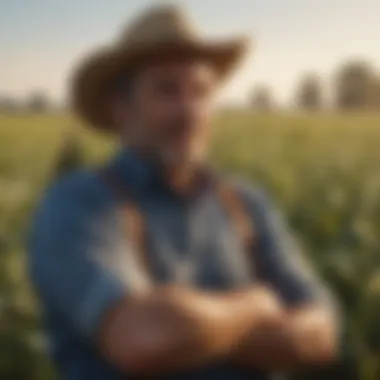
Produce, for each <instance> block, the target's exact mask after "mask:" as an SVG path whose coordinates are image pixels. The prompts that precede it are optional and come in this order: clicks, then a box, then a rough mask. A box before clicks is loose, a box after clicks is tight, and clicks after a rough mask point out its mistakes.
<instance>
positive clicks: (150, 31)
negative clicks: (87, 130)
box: [71, 5, 248, 131]
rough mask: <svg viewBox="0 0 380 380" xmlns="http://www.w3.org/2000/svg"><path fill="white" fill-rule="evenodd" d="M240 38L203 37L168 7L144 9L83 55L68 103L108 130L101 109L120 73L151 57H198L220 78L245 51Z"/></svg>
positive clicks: (107, 120) (178, 11)
mask: <svg viewBox="0 0 380 380" xmlns="http://www.w3.org/2000/svg"><path fill="white" fill-rule="evenodd" d="M247 42H248V41H247V38H246V37H236V38H233V39H230V40H225V41H207V40H205V39H203V38H202V37H201V36H200V33H198V32H197V29H196V28H195V27H194V25H193V24H192V22H191V21H190V20H189V18H188V15H187V14H186V13H185V12H184V11H183V10H181V9H180V8H178V7H176V6H173V5H165V6H164V5H161V6H158V7H155V8H150V9H149V10H147V11H145V13H143V14H142V15H141V16H140V17H138V18H137V19H135V20H134V22H132V23H131V25H130V26H129V27H128V28H127V29H126V30H125V31H124V32H123V33H122V34H121V36H120V38H119V39H118V40H117V41H116V42H115V43H114V44H112V45H110V46H108V47H104V48H100V49H98V50H97V51H96V52H95V53H93V54H91V55H90V56H88V57H87V58H86V59H85V60H84V62H82V63H81V64H80V65H79V67H78V68H77V69H76V70H75V72H74V77H73V82H72V94H71V96H72V106H73V109H74V112H75V113H76V114H77V115H78V116H80V117H81V118H82V119H83V120H84V121H85V122H87V123H88V124H90V125H92V126H93V127H95V128H97V129H100V130H103V131H113V130H115V129H116V126H115V125H113V121H112V118H111V117H110V114H109V112H108V110H107V107H106V103H107V95H108V94H109V91H110V86H112V84H113V83H115V81H117V79H118V78H120V76H121V75H123V74H125V73H128V72H129V71H131V70H133V69H135V68H136V67H137V68H138V67H140V66H141V65H144V64H146V63H149V62H152V61H153V62H154V59H158V60H159V59H162V58H164V57H195V58H196V57H199V58H202V59H205V60H207V61H208V62H209V63H210V64H212V65H213V67H214V69H215V72H216V73H217V75H218V80H219V81H223V80H224V79H225V78H226V77H227V76H228V74H230V73H231V72H232V71H233V69H234V68H235V65H236V64H237V63H238V62H239V61H240V60H241V59H242V57H243V55H244V53H245V52H246V50H247V47H248V43H247Z"/></svg>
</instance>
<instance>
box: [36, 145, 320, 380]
mask: <svg viewBox="0 0 380 380" xmlns="http://www.w3.org/2000/svg"><path fill="white" fill-rule="evenodd" d="M109 165H110V167H111V168H112V169H113V170H115V172H117V173H118V175H119V176H120V178H121V179H122V180H123V181H124V183H125V186H126V187H128V189H129V191H130V194H131V197H132V198H133V199H134V201H135V202H136V203H137V204H139V206H140V207H141V208H142V210H143V211H144V213H145V215H146V223H147V226H148V235H149V255H150V256H149V259H150V261H151V263H152V267H153V271H154V276H155V279H156V281H157V282H158V283H164V282H167V281H184V282H187V283H189V284H191V285H192V286H194V287H198V288H200V289H227V288H228V289H231V288H233V287H241V286H244V285H246V284H248V283H252V282H254V281H257V278H252V277H251V276H250V274H249V272H248V271H247V268H248V267H249V265H248V264H247V262H246V260H247V256H246V255H244V254H243V250H242V246H241V242H240V240H239V238H238V236H236V234H235V230H234V228H233V226H232V224H231V220H230V218H229V217H228V215H227V214H226V213H224V212H223V210H222V207H221V205H220V202H219V198H218V197H217V195H216V194H215V193H214V192H213V191H212V188H205V189H204V191H203V192H202V193H201V194H198V196H197V197H196V199H194V200H193V201H192V202H184V201H183V200H181V199H180V198H178V197H177V196H176V195H175V194H174V193H173V192H171V191H170V190H169V188H168V187H166V186H165V185H164V183H163V182H162V181H159V180H157V179H158V176H157V173H156V171H155V169H154V168H153V166H152V165H150V164H148V163H147V162H145V161H143V160H141V159H140V158H138V157H137V155H135V154H134V153H133V152H131V151H122V152H121V153H120V154H119V155H118V156H117V157H116V158H115V159H114V160H112V161H111V162H110V163H109ZM237 189H238V191H239V192H240V193H241V197H242V200H243V201H244V202H245V204H246V207H247V211H248V212H249V213H250V215H252V218H253V220H254V224H255V226H256V230H257V232H258V236H259V249H258V250H257V252H255V255H256V257H255V258H254V260H255V262H256V263H258V264H259V266H260V277H262V279H264V280H265V281H267V282H269V283H270V284H271V285H272V286H273V287H274V288H275V289H276V291H277V292H278V294H279V295H280V296H281V297H282V298H283V300H284V301H285V302H286V303H287V304H288V305H290V306H296V305H302V304H304V303H309V302H313V301H322V302H325V299H326V297H325V296H326V293H325V291H324V289H323V288H322V286H321V285H320V284H319V283H318V281H317V280H316V279H315V277H314V276H313V275H312V273H311V272H310V270H308V268H307V266H306V265H305V263H303V262H302V259H301V255H300V252H299V249H298V247H297V245H296V244H295V243H294V241H293V239H292V238H291V236H290V235H289V233H288V231H287V229H286V226H285V223H284V222H283V221H282V219H281V217H280V215H279V214H278V213H277V211H276V210H275V209H274V208H273V207H272V206H271V205H270V203H269V200H268V199H267V197H266V196H265V194H264V193H263V192H262V191H260V190H258V189H256V188H252V187H250V186H246V185H240V184H238V185H237ZM121 219H122V218H121V216H120V207H119V204H118V203H117V202H116V201H115V198H114V197H113V194H112V193H111V191H110V189H109V188H108V187H107V186H106V185H105V184H104V183H103V182H102V181H101V180H100V179H99V177H98V175H97V173H96V172H95V171H83V172H79V173H74V174H72V175H70V176H68V177H67V178H64V179H62V180H60V181H59V182H58V183H56V184H54V185H53V186H52V188H50V189H49V190H48V191H47V194H46V196H45V197H44V199H43V201H42V202H41V205H40V207H39V208H38V210H37V213H36V216H35V221H34V225H33V229H32V236H31V241H30V249H29V262H30V271H31V277H32V280H33V283H34V285H35V288H36V290H37V294H38V296H39V298H40V300H41V304H42V308H43V312H44V316H45V320H46V327H47V331H48V334H49V337H50V342H51V344H50V347H51V355H52V357H53V359H54V361H55V363H56V365H57V367H58V370H59V373H60V375H61V378H62V379H65V380H83V379H91V380H97V379H99V380H116V379H121V378H123V379H124V378H128V374H122V373H119V372H118V371H117V370H116V369H115V368H113V367H112V366H111V365H110V364H108V363H107V362H106V361H105V360H104V359H103V358H102V357H101V356H100V354H99V353H98V352H97V350H96V347H95V344H94V336H95V334H96V332H97V330H98V328H99V324H100V323H101V320H102V317H103V316H104V313H105V312H106V311H107V310H108V309H109V308H110V307H112V306H113V305H115V304H116V303H117V302H118V301H120V300H121V299H122V298H124V297H125V296H126V295H127V294H131V293H133V292H134V291H135V290H136V289H137V287H138V286H140V285H141V279H142V276H141V275H139V270H138V268H137V267H136V262H135V261H134V257H135V256H134V252H133V248H132V247H131V245H130V244H129V243H130V242H129V241H128V239H127V236H126V234H125V230H124V228H125V226H124V225H123V223H122V220H121ZM252 254H253V253H252ZM183 263H185V264H186V266H187V268H189V269H188V271H187V274H188V276H187V277H186V278H181V273H182V272H183V270H182V269H181V268H183V266H184V264H183ZM182 274H183V273H182ZM170 378H173V379H174V378H179V379H211V380H232V379H234V380H235V379H236V380H244V379H256V380H261V379H264V378H266V377H265V374H263V373H261V372H259V371H257V372H252V371H251V372H249V373H248V372H245V371H243V370H237V369H233V368H230V367H229V366H228V365H227V364H225V363H220V364H219V365H214V366H212V367H210V368H199V369H195V370H194V371H193V372H191V373H186V374H178V376H176V375H173V376H171V377H170Z"/></svg>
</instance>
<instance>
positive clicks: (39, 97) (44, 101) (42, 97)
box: [26, 92, 50, 113]
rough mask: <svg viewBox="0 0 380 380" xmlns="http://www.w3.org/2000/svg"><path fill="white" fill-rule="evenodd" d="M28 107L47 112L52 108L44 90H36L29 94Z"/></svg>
mask: <svg viewBox="0 0 380 380" xmlns="http://www.w3.org/2000/svg"><path fill="white" fill-rule="evenodd" d="M26 108H27V109H28V110H30V111H33V112H37V113H39V112H46V111H47V110H48V109H49V108H50V101H49V99H48V97H47V95H46V94H44V93H43V92H35V93H33V94H31V95H30V96H29V99H28V100H27V102H26Z"/></svg>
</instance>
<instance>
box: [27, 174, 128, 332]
mask: <svg viewBox="0 0 380 380" xmlns="http://www.w3.org/2000/svg"><path fill="white" fill-rule="evenodd" d="M89 187H90V188H89ZM87 190H90V191H87ZM91 194H92V195H91ZM109 206H110V202H109V200H107V198H106V196H105V194H103V193H102V190H101V189H100V187H99V184H98V183H96V182H95V181H94V180H91V181H90V180H89V179H87V180H84V179H83V178H73V179H70V180H66V182H65V183H63V184H59V185H58V186H56V187H55V188H54V189H53V190H51V191H50V192H49V193H48V195H47V197H46V198H45V199H44V201H43V202H42V204H41V207H40V208H39V210H38V211H37V214H36V217H35V220H34V225H33V228H32V233H31V239H30V247H29V264H30V274H31V278H32V281H33V283H34V285H35V288H36V290H37V295H38V296H39V298H40V300H41V302H42V306H43V308H44V309H47V310H49V311H50V312H53V313H54V314H55V315H57V314H58V315H61V316H63V320H64V321H65V323H67V324H69V325H70V327H71V328H73V329H75V331H77V332H78V334H80V335H81V336H84V337H92V336H93V335H94V334H96V332H97V330H98V328H99V324H100V323H101V320H102V317H103V315H104V314H105V312H106V311H107V310H108V309H109V308H110V307H112V305H114V304H116V303H117V302H119V301H120V300H121V299H122V298H123V297H125V295H126V294H127V293H128V290H129V289H128V286H127V283H128V281H126V279H125V278H122V276H121V275H120V273H118V272H117V271H116V270H114V269H113V267H112V265H107V262H108V259H107V258H109V260H112V258H113V257H115V255H119V253H118V252H121V251H122V247H121V246H120V244H121V242H120V238H118V237H117V236H116V233H117V225H116V224H115V223H117V219H116V218H114V216H112V213H111V212H110V207H109ZM119 256H120V255H119ZM122 264H123V263H121V262H119V263H118V266H120V265H122ZM125 264H126V265H127V263H125ZM127 271H128V268H124V272H123V273H124V275H126V276H127V275H128V274H127Z"/></svg>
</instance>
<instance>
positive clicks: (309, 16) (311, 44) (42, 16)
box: [0, 0, 380, 101]
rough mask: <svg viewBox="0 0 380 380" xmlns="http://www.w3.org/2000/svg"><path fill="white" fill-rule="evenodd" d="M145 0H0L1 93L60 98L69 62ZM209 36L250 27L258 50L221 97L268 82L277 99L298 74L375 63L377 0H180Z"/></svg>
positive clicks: (108, 35) (379, 49) (379, 62)
mask: <svg viewBox="0 0 380 380" xmlns="http://www.w3.org/2000/svg"><path fill="white" fill-rule="evenodd" d="M157 2H159V1H158V0H156V1H149V0H64V1H62V0H0V93H2V92H5V93H9V94H11V95H14V96H23V95H25V94H27V93H28V92H30V91H34V90H44V91H48V92H49V93H50V94H51V96H52V97H53V98H55V99H57V100H58V99H62V98H63V97H64V94H65V83H66V78H67V75H68V73H69V71H70V67H71V66H72V64H73V63H74V62H76V61H77V60H78V58H79V57H80V56H82V55H83V54H84V53H85V52H86V51H88V50H89V49H91V48H92V47H96V46H97V45H100V44H105V43H107V42H108V41H109V40H110V39H112V38H113V37H114V36H115V35H116V32H117V30H118V27H119V26H121V25H122V24H123V23H125V22H127V21H128V20H129V19H130V18H131V17H132V16H133V15H134V14H135V13H136V11H138V10H139V9H142V8H144V7H145V6H146V5H147V4H150V3H157ZM182 3H184V4H185V6H186V7H187V8H188V9H189V10H190V11H191V13H192V15H193V17H194V18H195V19H196V21H198V22H199V25H200V27H201V28H202V29H203V30H204V31H205V33H206V34H208V35H210V36H223V35H226V36H229V35H230V34H234V33H241V32H243V33H248V34H249V35H251V36H252V37H253V38H255V40H256V50H255V51H254V52H253V53H252V54H251V56H250V57H249V58H248V59H247V61H246V62H245V64H244V65H243V67H242V69H241V71H240V72H239V73H238V74H237V75H236V76H235V77H234V78H233V79H232V80H231V82H230V83H229V84H228V85H227V86H226V88H225V90H224V92H223V98H224V99H228V100H233V101H241V100H244V99H245V98H246V96H247V94H248V93H249V92H248V91H249V88H250V87H252V85H254V84H269V85H271V86H272V87H273V89H274V90H275V93H276V95H278V98H279V99H280V100H285V99H287V97H289V95H291V93H292V91H293V90H294V85H295V82H296V79H297V78H298V76H299V75H300V74H302V73H307V72H310V71H312V72H313V71H316V72H318V73H320V74H322V75H324V77H325V78H327V80H328V79H329V78H330V77H331V74H332V73H333V70H334V69H335V68H336V67H337V64H339V62H341V61H342V60H345V59H346V58H350V57H358V58H364V59H367V60H369V61H370V62H372V63H373V64H374V65H375V66H376V67H377V68H378V69H379V70H380V21H379V20H380V1H379V0H187V1H186V0H183V1H182Z"/></svg>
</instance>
